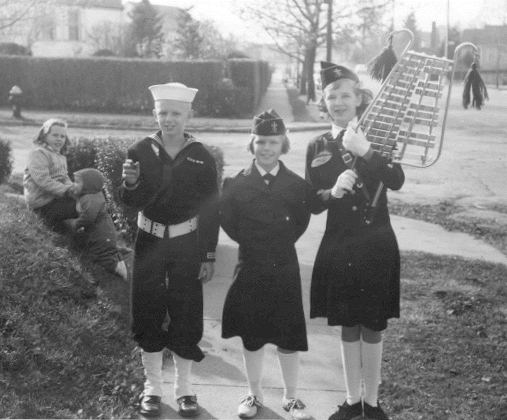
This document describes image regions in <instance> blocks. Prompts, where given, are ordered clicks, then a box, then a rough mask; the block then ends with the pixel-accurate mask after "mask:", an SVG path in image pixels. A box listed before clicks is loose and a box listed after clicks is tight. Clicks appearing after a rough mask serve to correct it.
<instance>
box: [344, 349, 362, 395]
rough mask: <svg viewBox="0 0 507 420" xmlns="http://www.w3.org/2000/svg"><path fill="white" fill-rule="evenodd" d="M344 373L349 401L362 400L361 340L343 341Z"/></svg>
mask: <svg viewBox="0 0 507 420" xmlns="http://www.w3.org/2000/svg"><path fill="white" fill-rule="evenodd" d="M341 349H342V362H343V375H344V377H345V388H346V389H347V403H348V404H349V405H353V404H356V403H358V402H359V401H361V341H360V340H358V341H352V342H349V341H343V340H342V342H341Z"/></svg>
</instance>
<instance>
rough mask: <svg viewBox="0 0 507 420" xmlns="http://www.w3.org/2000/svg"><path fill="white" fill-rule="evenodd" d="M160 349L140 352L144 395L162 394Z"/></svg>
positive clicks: (158, 395) (159, 395)
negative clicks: (151, 351)
mask: <svg viewBox="0 0 507 420" xmlns="http://www.w3.org/2000/svg"><path fill="white" fill-rule="evenodd" d="M162 354H163V352H162V351H157V352H154V353H149V352H146V351H144V350H143V351H142V352H141V360H142V362H143V367H144V376H145V378H146V380H145V382H144V395H155V396H157V397H161V396H162V383H163V379H162Z"/></svg>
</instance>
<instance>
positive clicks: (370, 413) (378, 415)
mask: <svg viewBox="0 0 507 420" xmlns="http://www.w3.org/2000/svg"><path fill="white" fill-rule="evenodd" d="M364 417H366V418H367V419H371V420H389V417H387V414H386V413H384V410H382V408H381V407H380V404H379V403H378V402H377V406H376V407H372V406H371V405H370V404H368V403H364Z"/></svg>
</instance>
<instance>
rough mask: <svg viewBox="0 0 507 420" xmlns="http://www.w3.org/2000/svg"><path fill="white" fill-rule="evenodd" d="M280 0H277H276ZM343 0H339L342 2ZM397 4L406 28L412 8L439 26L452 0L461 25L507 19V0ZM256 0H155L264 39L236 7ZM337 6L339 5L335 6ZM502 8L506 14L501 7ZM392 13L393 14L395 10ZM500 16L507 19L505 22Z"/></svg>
mask: <svg viewBox="0 0 507 420" xmlns="http://www.w3.org/2000/svg"><path fill="white" fill-rule="evenodd" d="M273 1H277V0H273ZM339 1H340V0H335V4H339ZM391 1H392V3H393V4H394V27H395V29H402V28H403V26H404V25H403V22H404V20H405V19H406V17H407V16H408V14H409V13H410V12H411V11H414V14H415V17H416V22H417V26H418V28H419V30H421V31H424V32H431V25H432V22H433V21H435V22H436V24H437V26H440V25H442V26H444V25H446V23H447V4H449V21H450V25H451V26H456V25H459V27H460V29H466V28H469V27H482V26H483V25H484V23H489V24H502V23H504V24H505V23H507V22H506V20H507V0H486V2H485V3H486V4H484V2H482V1H480V0H391ZM248 2H255V0H151V3H152V4H162V5H166V6H176V7H180V8H186V7H189V6H194V7H193V9H192V11H191V14H192V15H193V16H194V17H195V18H196V19H198V20H211V21H213V22H214V23H215V25H216V27H217V28H218V29H219V30H220V31H221V32H222V33H223V34H225V35H227V34H229V33H231V34H233V35H234V36H235V37H237V38H239V39H241V38H243V39H247V40H249V41H252V40H264V41H266V40H267V38H262V34H260V33H259V32H258V31H259V30H258V29H257V30H255V28H254V27H253V26H252V25H251V24H249V23H248V22H245V21H243V20H242V19H241V18H239V17H238V15H237V14H236V13H234V11H235V10H238V9H239V7H240V6H241V4H244V3H248ZM335 7H336V6H335ZM499 10H502V11H503V14H501V13H500V14H499V13H498V11H499ZM391 16H392V14H391ZM499 16H502V17H503V19H505V20H504V21H503V22H502V21H501V20H500V18H499Z"/></svg>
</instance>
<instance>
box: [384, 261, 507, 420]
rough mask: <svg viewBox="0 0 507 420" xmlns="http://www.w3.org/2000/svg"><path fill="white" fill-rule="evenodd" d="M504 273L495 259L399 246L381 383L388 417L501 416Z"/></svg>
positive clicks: (505, 355)
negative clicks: (397, 299)
mask: <svg viewBox="0 0 507 420" xmlns="http://www.w3.org/2000/svg"><path fill="white" fill-rule="evenodd" d="M506 279H507V267H505V266H504V265H501V264H500V265H494V264H488V263H484V262H473V261H466V260H462V259H460V258H444V257H438V256H435V255H428V254H420V253H403V254H402V291H401V311H402V317H401V318H400V320H398V321H395V322H392V323H391V324H390V327H389V328H388V330H387V333H386V337H385V341H384V342H385V350H384V365H383V373H382V377H383V384H382V386H381V399H382V400H383V401H384V402H385V404H386V406H387V407H388V412H389V413H391V414H392V415H393V416H392V418H393V420H416V419H431V420H479V419H481V420H483V419H487V420H502V419H505V418H506V414H505V413H506V412H507V282H506Z"/></svg>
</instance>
